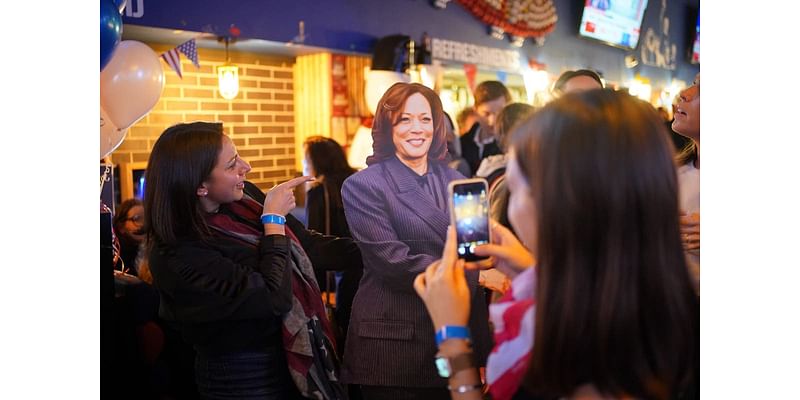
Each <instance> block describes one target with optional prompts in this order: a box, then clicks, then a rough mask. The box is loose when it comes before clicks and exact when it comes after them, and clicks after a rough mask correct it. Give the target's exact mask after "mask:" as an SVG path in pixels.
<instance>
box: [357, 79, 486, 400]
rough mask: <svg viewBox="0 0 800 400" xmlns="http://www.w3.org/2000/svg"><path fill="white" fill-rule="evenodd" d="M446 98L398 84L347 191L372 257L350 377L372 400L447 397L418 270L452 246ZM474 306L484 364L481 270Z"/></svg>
mask: <svg viewBox="0 0 800 400" xmlns="http://www.w3.org/2000/svg"><path fill="white" fill-rule="evenodd" d="M445 123H446V122H445V116H444V111H443V110H442V103H441V101H440V100H439V96H437V95H436V93H435V92H433V91H432V90H431V89H428V88H427V87H425V86H423V85H419V84H413V83H412V84H408V83H397V84H395V85H393V86H392V87H391V88H389V90H388V91H386V93H385V94H384V95H383V97H382V98H381V100H380V102H378V108H377V110H376V112H375V122H374V125H373V128H372V138H373V154H372V156H370V157H369V158H368V159H367V164H368V165H369V166H368V167H367V168H366V169H364V170H361V171H359V172H357V173H355V174H353V175H352V176H351V177H350V178H348V179H347V180H346V181H345V183H344V186H343V188H342V198H343V200H344V205H345V212H346V213H345V214H346V216H347V222H348V224H349V226H350V229H351V231H352V232H353V237H354V238H355V239H356V241H357V243H358V246H359V248H360V249H361V254H362V257H363V260H364V276H363V277H362V279H361V282H360V284H359V288H358V292H357V293H356V297H355V299H354V301H353V313H352V316H351V318H350V328H349V330H348V336H347V345H346V347H345V355H344V365H343V367H342V377H343V379H345V381H346V382H347V383H352V384H359V385H361V388H362V393H363V394H364V398H365V399H426V400H427V399H431V400H435V399H442V398H443V399H447V398H449V392H448V390H447V382H446V380H445V379H443V378H441V377H439V376H437V372H436V371H437V369H436V367H435V365H434V363H433V359H434V357H435V355H436V344H435V341H434V337H433V335H431V334H430V332H431V331H432V329H433V326H432V325H431V319H430V317H428V315H427V312H426V311H425V306H424V304H423V303H422V301H421V300H420V298H419V297H418V296H417V295H416V294H415V293H414V289H413V287H412V283H413V281H414V277H415V276H417V274H418V273H420V272H422V271H424V270H425V268H426V267H427V266H428V265H429V264H430V263H431V262H432V261H433V260H435V259H436V258H437V257H438V256H439V255H440V254H441V251H442V246H444V239H445V231H446V230H447V225H448V224H449V220H450V218H449V209H448V203H447V185H448V183H449V182H450V181H452V180H454V179H460V178H463V176H462V175H461V174H459V173H458V172H456V171H455V170H453V169H451V168H449V167H448V166H447V160H446V155H447V137H446V135H447V132H446V128H445ZM467 275H468V276H467V281H468V284H469V289H468V291H469V296H468V299H467V302H472V303H473V309H474V310H476V312H475V313H474V316H473V318H472V319H471V320H470V329H471V331H472V339H473V344H474V346H475V348H476V352H477V354H478V365H482V364H481V363H482V362H483V361H484V360H485V357H486V354H487V352H488V348H489V340H490V339H489V329H488V315H487V308H486V302H485V300H484V296H483V292H482V291H481V290H478V275H479V274H478V271H471V272H469V273H468V274H467Z"/></svg>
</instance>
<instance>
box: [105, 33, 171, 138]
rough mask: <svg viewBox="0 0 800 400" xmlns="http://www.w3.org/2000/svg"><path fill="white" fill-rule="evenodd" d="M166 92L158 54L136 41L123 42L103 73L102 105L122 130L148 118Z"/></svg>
mask: <svg viewBox="0 0 800 400" xmlns="http://www.w3.org/2000/svg"><path fill="white" fill-rule="evenodd" d="M163 89H164V70H162V69H161V61H159V59H158V55H157V54H156V53H155V52H154V51H153V50H152V49H151V48H150V47H149V46H147V45H146V44H144V43H142V42H137V41H135V40H123V41H122V42H120V43H119V44H118V45H117V48H116V49H115V50H114V56H113V57H112V58H111V61H109V62H108V64H107V65H106V67H105V68H104V69H103V71H102V72H101V73H100V105H101V106H102V107H103V109H104V110H105V111H106V113H107V114H108V117H109V118H110V119H111V122H113V123H114V125H116V126H117V127H118V128H119V129H127V128H128V127H130V126H131V125H133V124H135V123H136V122H137V121H139V120H140V119H142V118H143V117H144V116H145V115H147V113H149V112H150V110H152V109H153V106H155V105H156V103H158V99H159V98H160V97H161V92H162V90H163Z"/></svg>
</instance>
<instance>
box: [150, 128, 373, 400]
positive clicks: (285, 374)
mask: <svg viewBox="0 0 800 400" xmlns="http://www.w3.org/2000/svg"><path fill="white" fill-rule="evenodd" d="M248 171H250V165H249V164H248V163H247V162H246V161H244V160H243V159H241V158H240V157H239V155H238V153H237V152H236V147H235V145H234V144H233V141H232V140H231V139H230V138H229V137H228V136H227V135H225V134H224V133H223V131H222V124H220V123H206V122H195V123H189V124H178V125H175V126H173V127H170V128H168V129H167V130H166V131H164V133H163V134H162V135H161V137H159V139H158V140H157V141H156V143H155V145H154V146H153V151H152V153H151V154H150V160H149V162H148V168H147V173H146V179H147V188H146V190H145V201H144V203H145V211H146V212H145V227H146V231H147V234H148V240H149V249H148V251H149V259H150V269H151V271H152V273H153V278H154V285H155V287H156V288H157V289H158V291H159V293H160V294H161V309H160V313H161V316H162V318H163V319H166V320H169V321H172V322H173V323H175V324H177V326H178V328H179V329H180V331H181V333H182V335H183V337H184V339H185V340H186V341H188V342H189V343H190V344H192V345H193V346H194V348H195V349H196V350H197V357H196V361H195V374H196V380H197V386H198V392H199V393H200V394H201V396H203V397H205V398H213V399H218V398H257V399H292V398H299V397H300V396H301V394H302V395H303V396H309V397H311V396H315V397H317V398H324V399H339V398H343V394H342V393H343V392H342V390H341V386H340V385H339V383H338V381H337V371H336V359H335V355H334V354H335V352H334V348H333V344H332V339H331V332H330V327H329V326H328V323H327V319H326V317H325V311H324V307H323V305H322V301H321V297H320V292H319V288H318V287H317V284H316V282H315V279H314V273H313V269H312V266H311V262H312V261H311V260H310V259H309V256H310V253H309V254H307V253H306V250H305V248H310V247H311V246H310V245H311V244H313V245H314V246H316V247H315V248H314V251H315V252H318V253H322V256H323V257H326V258H329V259H335V260H347V259H348V257H353V256H355V257H358V250H357V248H355V245H353V244H352V242H350V241H346V240H345V241H339V243H338V245H337V244H336V243H334V242H335V240H333V239H331V238H327V239H325V238H320V239H319V240H314V241H313V243H309V240H308V236H309V234H308V232H305V230H304V228H303V226H302V224H301V223H300V222H299V221H297V220H296V219H294V218H292V217H291V215H288V213H289V211H290V210H292V209H293V208H294V207H295V199H294V195H293V188H294V187H295V186H297V185H300V184H302V183H304V182H307V181H308V180H310V179H313V178H311V177H300V178H295V179H292V180H290V181H288V182H285V183H282V184H280V185H277V186H275V187H274V188H272V189H271V190H270V191H269V192H267V194H266V198H265V200H264V202H263V204H259V203H258V202H256V201H254V200H252V199H251V198H250V197H249V196H246V195H245V194H244V187H245V184H244V180H245V176H246V174H247V172H248ZM304 238H305V240H304ZM312 239H313V238H312Z"/></svg>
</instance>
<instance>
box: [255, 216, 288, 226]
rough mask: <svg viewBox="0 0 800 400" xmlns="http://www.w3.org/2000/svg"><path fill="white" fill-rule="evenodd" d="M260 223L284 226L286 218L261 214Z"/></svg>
mask: <svg viewBox="0 0 800 400" xmlns="http://www.w3.org/2000/svg"><path fill="white" fill-rule="evenodd" d="M261 223H262V224H278V225H286V217H284V216H283V215H278V214H263V215H262V216H261Z"/></svg>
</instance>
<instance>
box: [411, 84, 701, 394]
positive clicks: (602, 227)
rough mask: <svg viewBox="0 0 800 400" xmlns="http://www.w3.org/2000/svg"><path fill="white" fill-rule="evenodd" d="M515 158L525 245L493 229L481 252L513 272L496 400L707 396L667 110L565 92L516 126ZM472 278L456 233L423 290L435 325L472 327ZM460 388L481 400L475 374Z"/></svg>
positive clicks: (459, 355)
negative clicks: (467, 278) (663, 114)
mask: <svg viewBox="0 0 800 400" xmlns="http://www.w3.org/2000/svg"><path fill="white" fill-rule="evenodd" d="M511 149H512V150H511V155H510V158H509V164H508V170H507V172H506V174H507V179H508V187H509V189H510V191H511V198H510V201H509V217H510V221H511V224H512V225H513V226H514V229H515V230H516V232H517V234H518V235H519V238H520V239H521V242H520V240H518V239H517V238H516V237H515V236H514V235H513V234H512V233H511V232H510V231H508V230H507V229H505V228H503V227H502V226H500V225H499V224H496V223H495V224H493V235H494V236H493V238H492V241H493V244H490V245H486V246H482V247H479V248H477V249H476V253H477V254H483V255H491V256H493V257H494V258H495V260H496V262H497V267H498V268H500V269H502V270H504V271H506V272H507V274H508V275H509V276H511V277H513V282H512V289H511V290H510V291H509V293H508V294H507V297H506V298H504V299H503V300H504V301H503V302H501V303H498V304H497V305H492V306H491V307H492V310H491V314H492V320H493V321H494V322H495V328H496V329H495V340H496V343H495V350H494V351H493V353H492V355H491V356H490V359H489V362H488V365H487V369H486V377H487V380H488V382H489V383H490V388H489V390H490V392H491V393H492V394H493V397H494V398H495V399H510V398H512V397H514V398H528V397H535V398H541V399H561V398H581V399H601V398H603V399H605V398H637V399H665V400H666V399H694V398H699V378H700V375H699V374H700V372H699V368H700V342H699V339H700V338H699V334H700V319H699V317H700V306H699V299H698V297H697V296H695V294H694V291H693V289H692V284H691V279H690V276H689V273H688V272H687V269H686V260H685V258H684V255H683V247H682V244H681V240H680V226H679V223H678V218H676V216H677V215H678V212H679V205H678V182H677V177H676V174H675V168H674V162H673V156H674V154H673V151H672V144H671V143H670V142H669V139H668V138H667V136H666V135H665V133H664V131H663V124H662V122H661V121H660V119H659V117H658V115H657V114H656V112H655V110H653V108H652V107H651V106H650V105H649V104H647V103H645V102H642V101H640V100H637V99H635V98H633V97H632V96H629V95H628V94H625V93H621V92H612V91H605V90H592V91H587V92H583V93H574V94H570V95H566V96H564V97H563V98H561V99H558V100H556V101H553V102H552V103H550V104H548V105H547V106H545V107H544V108H543V109H542V110H540V111H538V112H537V113H536V114H534V116H533V117H532V118H531V119H530V120H528V121H527V122H525V123H523V124H521V125H520V126H518V127H517V128H516V129H515V132H514V133H513V136H512V142H511ZM534 256H535V257H534ZM463 272H464V264H463V262H459V261H457V256H456V254H455V234H454V232H452V229H451V230H450V231H449V232H448V241H447V244H446V245H445V249H444V252H443V254H442V259H441V260H439V261H437V262H435V263H432V264H431V265H430V266H429V267H428V268H427V269H426V271H425V272H424V273H423V274H420V275H419V276H418V277H417V278H416V280H415V283H414V286H415V289H416V290H417V292H418V293H419V295H420V296H421V297H422V298H423V299H424V301H425V305H426V307H427V309H428V311H429V312H430V315H431V318H432V319H433V321H434V326H435V327H436V329H437V330H439V329H443V328H444V327H459V326H463V325H466V322H467V318H468V315H469V313H470V310H469V302H468V301H466V298H467V297H466V296H465V293H466V288H467V287H466V284H465V282H464V280H463ZM432 333H433V331H432V332H431V334H432ZM470 352H471V350H470V347H469V344H468V342H466V341H464V340H462V339H459V338H453V339H450V340H445V341H443V342H442V344H441V346H440V347H439V354H440V356H441V357H442V358H445V359H448V360H456V359H463V358H469V354H470ZM467 364H468V363H467ZM461 365H464V363H462V364H461ZM449 384H450V387H451V390H452V394H453V399H480V398H481V394H480V388H481V385H480V380H479V377H478V372H477V370H476V369H474V368H469V367H467V368H463V367H461V368H458V369H457V371H455V372H454V373H453V374H452V377H451V378H450V380H449ZM515 396H516V397H515Z"/></svg>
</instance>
